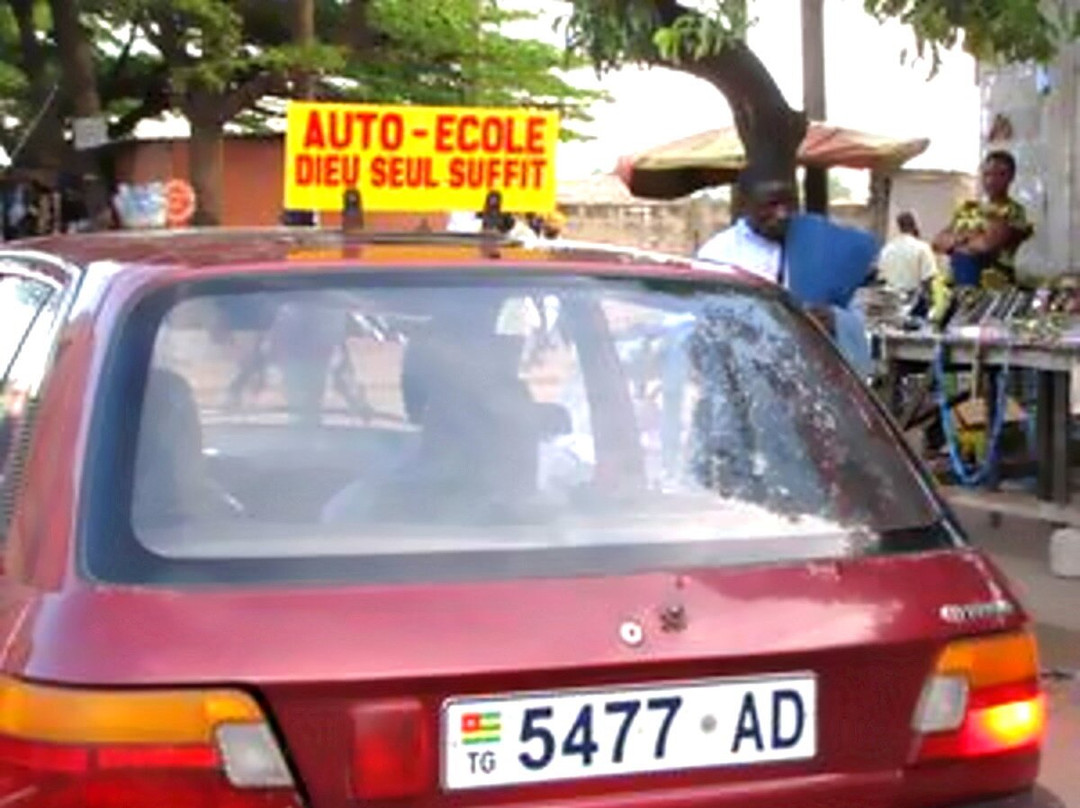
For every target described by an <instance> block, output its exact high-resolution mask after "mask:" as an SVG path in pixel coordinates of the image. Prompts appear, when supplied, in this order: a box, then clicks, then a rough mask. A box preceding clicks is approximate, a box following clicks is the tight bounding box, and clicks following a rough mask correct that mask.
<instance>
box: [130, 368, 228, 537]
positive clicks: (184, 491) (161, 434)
mask: <svg viewBox="0 0 1080 808" xmlns="http://www.w3.org/2000/svg"><path fill="white" fill-rule="evenodd" d="M141 412H142V415H141V418H140V423H139V427H138V429H139V431H138V447H137V450H136V457H135V480H134V490H133V495H132V522H133V524H134V525H135V527H136V530H138V528H139V526H145V527H164V526H169V525H175V524H178V523H182V522H185V521H188V520H191V519H198V518H210V517H213V516H220V515H226V514H235V513H236V512H237V510H238V505H237V504H236V503H235V502H234V501H230V499H229V497H228V495H227V494H224V492H221V491H220V490H216V489H215V487H214V485H213V483H212V482H211V480H210V478H209V475H208V474H207V469H206V463H205V459H204V458H203V454H202V447H203V436H202V424H201V423H200V420H199V410H198V406H197V404H196V401H195V394H194V392H193V390H192V388H191V385H190V384H189V383H188V382H187V380H186V379H184V377H183V376H181V375H180V374H178V373H176V372H175V371H172V370H167V369H165V368H160V367H158V368H152V369H151V370H150V372H149V374H148V375H147V381H146V390H145V393H144V396H143V406H142V410H141Z"/></svg>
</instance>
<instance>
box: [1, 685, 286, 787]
mask: <svg viewBox="0 0 1080 808" xmlns="http://www.w3.org/2000/svg"><path fill="white" fill-rule="evenodd" d="M297 804H298V800H297V797H296V792H295V789H294V787H293V781H292V776H291V774H290V772H289V768H288V766H287V764H286V762H285V759H284V757H283V755H282V753H281V749H280V748H279V746H278V744H277V741H276V740H275V739H274V735H273V732H272V731H271V730H270V727H269V726H268V724H267V722H266V717H265V716H264V715H263V712H262V710H261V709H260V708H259V705H258V704H257V703H256V702H255V701H254V700H253V699H252V698H251V697H250V696H248V695H247V694H245V693H242V692H238V691H232V690H191V691H188V690H95V689H74V688H60V687H52V686H49V685H41V684H32V683H28V682H24V681H20V680H16V679H11V678H5V677H0V805H12V806H23V805H26V806H33V808H76V807H77V808H145V806H147V805H169V806H172V807H173V808H184V806H192V808H195V807H196V806H197V807H198V808H254V807H255V806H259V808H285V807H286V806H293V805H297Z"/></svg>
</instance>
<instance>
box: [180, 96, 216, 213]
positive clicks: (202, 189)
mask: <svg viewBox="0 0 1080 808" xmlns="http://www.w3.org/2000/svg"><path fill="white" fill-rule="evenodd" d="M187 118H188V120H189V121H190V122H191V141H190V144H189V152H188V160H189V168H188V178H189V181H190V182H191V187H192V189H193V190H194V191H195V203H196V207H195V216H194V218H193V219H192V224H194V225H196V226H199V227H217V226H218V225H220V224H221V223H222V221H223V220H224V202H225V200H224V191H225V125H224V124H223V123H222V122H221V120H220V119H219V118H218V117H217V116H213V115H194V114H191V113H190V112H189V113H188V115H187Z"/></svg>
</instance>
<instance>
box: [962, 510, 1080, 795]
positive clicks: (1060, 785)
mask: <svg viewBox="0 0 1080 808" xmlns="http://www.w3.org/2000/svg"><path fill="white" fill-rule="evenodd" d="M959 516H960V518H961V519H962V521H963V522H964V524H965V526H966V527H967V529H968V534H969V536H970V538H971V540H972V541H973V542H974V543H975V544H976V545H977V546H978V547H981V548H983V549H985V550H986V551H987V552H988V553H990V555H991V556H992V557H993V558H994V560H995V561H996V562H997V563H998V564H999V565H1000V566H1001V568H1002V569H1003V570H1004V571H1005V573H1006V574H1007V575H1008V576H1009V577H1010V578H1011V579H1012V581H1013V583H1014V584H1015V586H1016V588H1017V590H1018V591H1019V593H1020V595H1021V596H1022V597H1023V598H1024V600H1025V601H1026V603H1027V605H1028V608H1029V609H1030V610H1031V612H1032V614H1033V615H1034V616H1035V620H1036V630H1037V632H1038V635H1039V643H1040V652H1041V654H1042V664H1043V669H1044V670H1045V671H1046V673H1047V679H1046V683H1047V690H1048V692H1049V695H1050V732H1049V737H1048V739H1047V744H1046V748H1045V751H1044V754H1043V764H1042V774H1041V776H1040V783H1041V784H1042V785H1043V787H1044V790H1043V791H1042V792H1040V801H1039V805H1040V808H1080V674H1078V672H1080V578H1076V579H1065V578H1057V577H1055V576H1054V575H1052V574H1051V573H1050V565H1049V560H1048V559H1049V540H1050V534H1051V533H1052V532H1053V528H1052V527H1051V526H1049V525H1047V524H1044V523H1039V522H1030V521H1026V520H1021V519H1013V518H1004V519H1003V520H1002V521H1001V523H1000V525H998V526H997V527H995V526H994V525H993V524H992V523H991V521H990V518H989V516H988V514H986V513H976V512H965V511H959Z"/></svg>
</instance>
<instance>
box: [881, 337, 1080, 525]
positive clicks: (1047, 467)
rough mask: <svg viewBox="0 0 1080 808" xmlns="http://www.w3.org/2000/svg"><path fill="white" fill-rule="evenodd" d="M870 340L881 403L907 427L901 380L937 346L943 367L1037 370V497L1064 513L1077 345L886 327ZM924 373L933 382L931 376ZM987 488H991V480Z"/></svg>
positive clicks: (1079, 358) (920, 368)
mask: <svg viewBox="0 0 1080 808" xmlns="http://www.w3.org/2000/svg"><path fill="white" fill-rule="evenodd" d="M875 341H876V343H877V348H878V356H879V359H880V361H881V362H882V363H883V365H884V367H885V379H884V387H885V390H884V395H885V401H886V402H887V405H888V406H889V407H890V409H891V410H892V411H893V414H894V415H898V417H900V421H901V426H907V424H905V423H904V422H905V420H906V419H907V418H908V417H910V415H903V416H902V415H900V414H899V413H898V410H899V406H898V405H899V386H900V382H901V380H902V378H903V377H904V376H905V375H908V374H911V373H927V372H928V370H929V369H930V366H931V364H932V362H933V361H934V357H935V356H936V355H937V351H938V346H939V345H941V344H942V343H944V345H945V351H946V353H945V362H946V367H947V368H948V369H956V368H976V367H979V368H981V369H983V370H984V371H987V372H989V373H994V372H1000V371H1001V369H1002V368H1004V367H1008V368H1027V369H1030V370H1034V371H1036V372H1037V373H1038V394H1037V400H1036V415H1035V418H1036V427H1035V434H1036V459H1037V461H1038V471H1037V480H1038V483H1037V488H1036V496H1037V498H1038V499H1039V500H1041V501H1042V502H1048V503H1053V504H1054V505H1056V506H1058V508H1057V509H1055V510H1054V512H1055V513H1059V515H1060V514H1061V513H1064V511H1061V510H1060V509H1061V508H1062V507H1064V506H1067V505H1069V502H1070V494H1069V443H1070V441H1069V436H1070V421H1071V410H1070V403H1069V392H1070V387H1071V373H1072V368H1073V365H1074V364H1075V363H1077V362H1080V344H1077V343H1069V342H1062V343H1039V342H1019V341H1014V342H1009V341H1007V340H1006V339H1003V338H1002V337H1000V336H995V337H988V338H974V337H969V336H966V335H961V334H943V335H936V334H932V333H927V332H906V331H900V330H892V329H887V328H886V329H881V330H879V331H877V332H876V333H875ZM927 375H928V376H929V377H930V378H931V379H932V374H931V373H927ZM987 399H988V401H990V403H991V404H992V399H993V396H987ZM991 487H994V485H993V482H992V483H991ZM969 499H970V498H969ZM1003 502H1004V500H1003ZM1006 504H1007V503H1006ZM1002 510H1003V511H1005V510H1008V509H1007V508H1003V509H1002ZM1069 510H1070V511H1071V510H1072V509H1069ZM1077 517H1078V519H1077V521H1080V510H1078V511H1077ZM1066 521H1072V519H1069V520H1066Z"/></svg>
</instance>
